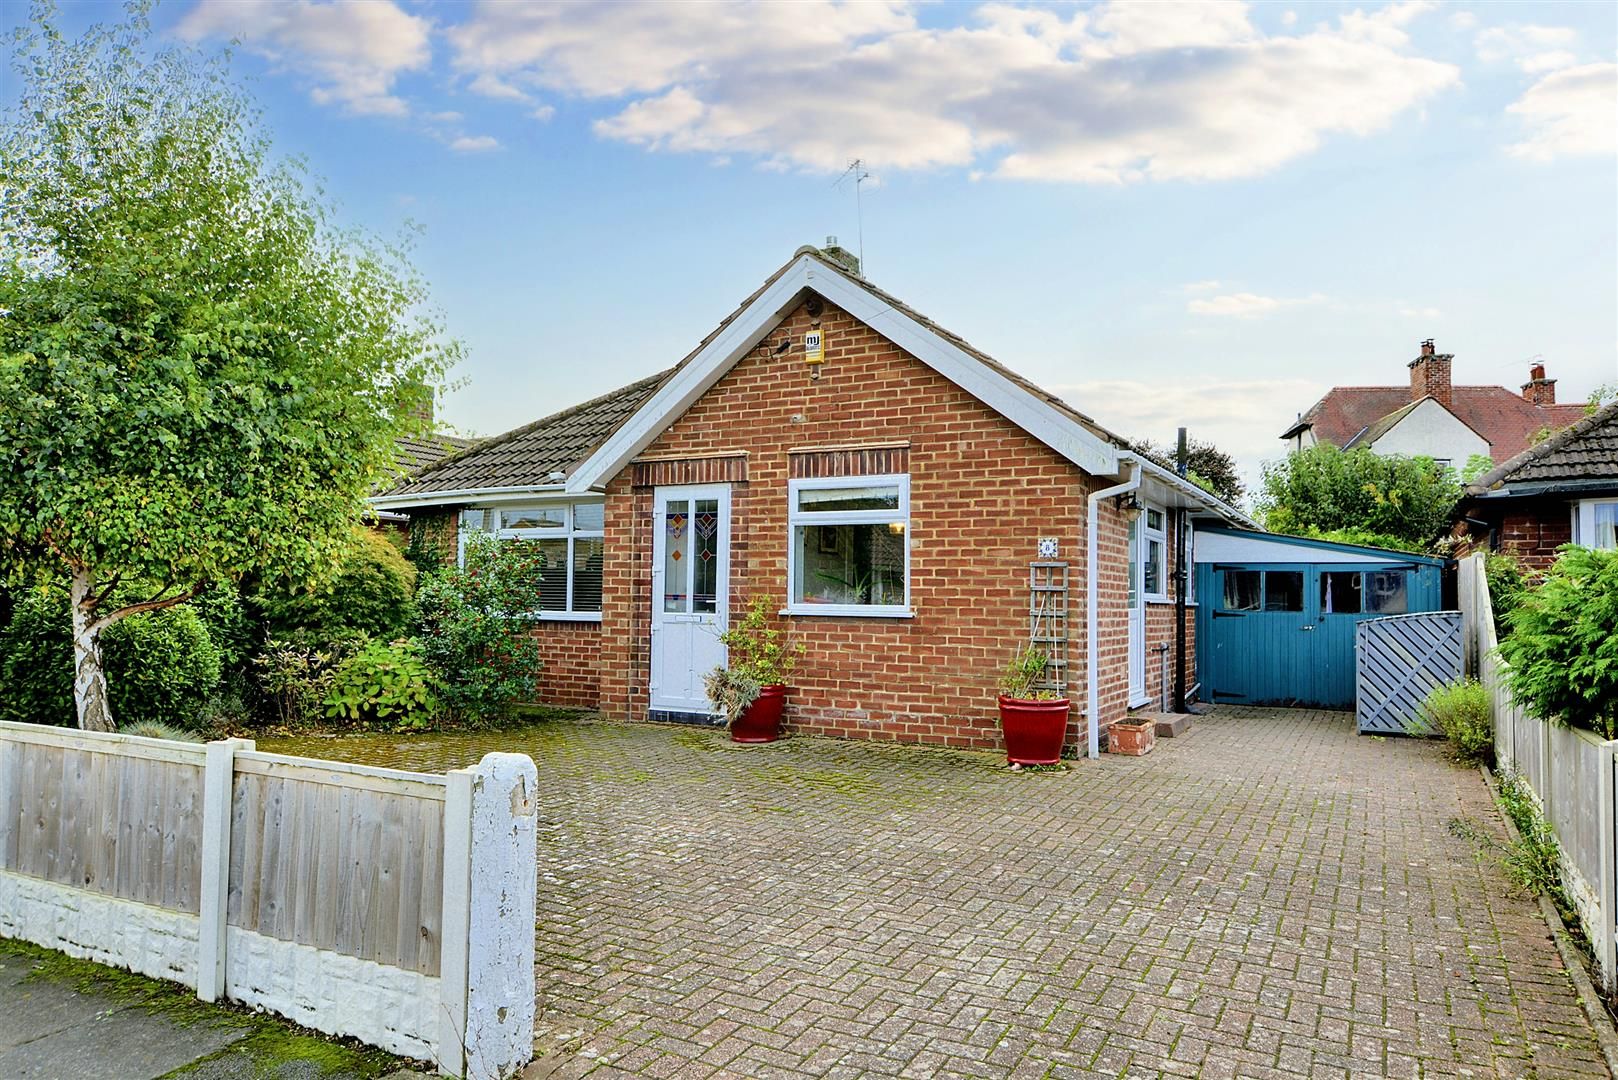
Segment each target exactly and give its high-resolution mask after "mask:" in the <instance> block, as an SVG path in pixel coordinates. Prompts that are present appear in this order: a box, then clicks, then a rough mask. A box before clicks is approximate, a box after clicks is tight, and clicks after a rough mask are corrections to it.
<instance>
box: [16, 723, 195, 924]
mask: <svg viewBox="0 0 1618 1080" xmlns="http://www.w3.org/2000/svg"><path fill="white" fill-rule="evenodd" d="M64 734H65V733H64ZM75 741H78V740H74V739H71V738H64V739H62V740H59V741H57V740H51V741H45V740H41V741H21V740H7V741H6V743H5V750H4V755H3V758H0V800H3V803H4V805H3V806H0V812H3V814H4V821H5V823H6V824H5V829H4V833H3V835H0V869H3V870H9V871H12V872H14V873H18V874H27V875H28V876H30V877H36V878H41V879H43V880H45V881H54V882H57V883H58V884H62V885H71V886H73V887H74V888H78V889H85V890H88V891H90V892H95V893H100V894H102V895H104V896H112V897H117V898H119V899H122V900H134V901H137V902H139V903H142V904H151V905H153V906H156V907H162V908H167V909H169V910H171V911H181V912H185V913H186V914H191V915H194V914H196V913H197V911H198V908H199V904H200V897H199V895H198V878H199V872H200V871H199V867H200V859H201V846H202V813H201V807H202V760H201V748H200V747H198V748H196V751H195V752H194V753H193V752H189V751H170V752H168V753H153V754H144V755H133V754H127V753H116V752H109V751H108V750H107V749H98V748H96V746H95V745H93V744H88V743H86V744H83V745H72V743H73V742H75ZM188 757H191V758H194V759H195V760H186V759H187V758H188Z"/></svg>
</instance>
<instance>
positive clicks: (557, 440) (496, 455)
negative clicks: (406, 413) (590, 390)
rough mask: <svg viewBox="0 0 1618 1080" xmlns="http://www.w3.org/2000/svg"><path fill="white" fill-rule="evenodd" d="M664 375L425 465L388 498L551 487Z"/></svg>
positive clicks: (647, 395)
mask: <svg viewBox="0 0 1618 1080" xmlns="http://www.w3.org/2000/svg"><path fill="white" fill-rule="evenodd" d="M668 375H669V372H668V371H660V372H658V373H657V374H656V375H652V376H649V377H647V378H644V379H641V380H640V381H638V382H633V383H630V384H629V385H628V386H624V387H620V388H619V389H617V390H613V391H612V392H610V393H606V394H603V395H601V396H600V397H598V398H592V399H591V400H589V401H586V402H583V403H582V404H579V405H574V406H571V407H570V408H566V409H563V410H562V411H561V412H557V413H552V414H551V415H550V416H546V417H543V418H542V419H539V420H535V421H534V422H533V423H531V424H524V425H523V426H522V427H520V428H515V429H513V430H511V431H508V432H506V433H505V434H504V435H496V436H494V437H493V438H490V439H485V440H483V441H482V442H479V443H476V444H475V445H473V446H471V447H469V448H467V449H465V450H462V451H460V452H459V453H456V454H452V455H450V456H448V457H445V458H443V459H442V460H441V461H439V462H437V463H436V464H433V465H429V466H428V467H426V468H424V469H421V470H419V471H417V472H415V473H413V474H412V475H410V476H409V477H407V478H406V479H405V480H404V481H403V482H402V483H400V484H398V485H397V486H395V487H393V488H391V489H390V490H389V491H388V496H389V497H390V498H391V497H394V496H398V495H413V494H426V493H431V492H442V491H465V490H471V489H479V488H504V487H530V486H538V485H541V484H550V483H555V481H554V480H553V479H552V478H551V474H552V473H554V472H566V471H567V470H568V469H570V468H571V467H572V466H574V465H575V464H577V463H578V462H579V460H580V459H582V458H584V457H585V456H587V455H588V454H589V453H590V451H591V450H594V449H595V448H596V447H597V446H599V445H601V443H602V441H603V440H605V439H606V438H607V436H609V435H611V434H612V433H613V432H614V431H616V430H618V427H619V426H620V425H621V424H623V422H624V421H625V420H627V419H629V417H630V416H632V415H633V414H634V412H635V410H636V409H638V408H640V406H641V403H642V402H644V401H645V400H646V399H647V398H648V397H650V396H651V394H652V392H653V391H654V390H656V389H657V388H658V386H659V385H660V384H661V383H662V382H663V380H664V379H665V378H667V377H668Z"/></svg>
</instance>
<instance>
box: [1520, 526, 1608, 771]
mask: <svg viewBox="0 0 1618 1080" xmlns="http://www.w3.org/2000/svg"><path fill="white" fill-rule="evenodd" d="M1507 621H1508V624H1509V625H1510V628H1511V634H1510V636H1508V637H1507V638H1505V640H1503V641H1501V642H1500V655H1501V657H1502V658H1504V659H1505V661H1506V663H1507V664H1509V665H1510V671H1509V673H1508V676H1507V678H1508V680H1509V686H1510V688H1511V695H1512V698H1513V700H1514V701H1516V702H1518V703H1520V704H1522V705H1523V706H1524V707H1526V708H1527V709H1528V710H1529V711H1530V712H1532V713H1534V714H1535V715H1536V716H1538V717H1540V718H1541V719H1543V720H1548V721H1551V722H1552V723H1556V724H1561V725H1563V726H1570V727H1585V728H1591V729H1593V730H1594V731H1596V732H1597V733H1598V734H1600V735H1601V736H1602V737H1603V738H1607V739H1612V738H1618V551H1595V550H1592V549H1590V548H1582V547H1573V546H1568V547H1564V548H1563V549H1562V553H1561V555H1560V556H1558V558H1557V560H1556V564H1555V565H1554V566H1552V567H1551V570H1550V572H1549V573H1548V574H1546V575H1545V580H1544V582H1543V583H1541V584H1540V585H1539V586H1537V587H1536V588H1533V589H1529V590H1526V591H1525V592H1523V593H1522V595H1521V599H1520V601H1519V602H1518V604H1517V606H1516V608H1515V609H1513V610H1512V612H1511V614H1510V616H1509V617H1508V620H1507Z"/></svg>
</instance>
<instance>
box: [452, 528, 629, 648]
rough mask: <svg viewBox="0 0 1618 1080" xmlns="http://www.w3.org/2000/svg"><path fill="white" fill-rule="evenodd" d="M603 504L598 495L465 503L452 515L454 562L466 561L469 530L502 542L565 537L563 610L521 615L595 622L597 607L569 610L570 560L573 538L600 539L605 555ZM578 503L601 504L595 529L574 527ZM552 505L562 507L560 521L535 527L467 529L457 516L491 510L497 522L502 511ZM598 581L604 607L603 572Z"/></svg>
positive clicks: (549, 620)
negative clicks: (454, 545)
mask: <svg viewBox="0 0 1618 1080" xmlns="http://www.w3.org/2000/svg"><path fill="white" fill-rule="evenodd" d="M606 505H607V504H606V500H604V499H600V500H598V499H572V500H569V501H567V502H560V501H557V502H523V503H514V502H512V503H492V504H487V505H483V506H466V507H463V508H462V509H461V511H460V513H459V514H457V515H456V519H455V524H456V529H455V533H456V540H457V544H456V552H455V562H456V565H457V566H465V565H466V542H467V540H468V538H469V537H470V535H471V532H472V531H476V532H479V533H481V534H482V535H485V536H492V537H494V538H495V540H496V541H497V542H498V543H502V544H504V543H509V542H511V541H517V542H519V543H520V542H523V541H533V540H566V541H567V590H566V596H567V608H566V610H563V611H554V610H547V609H545V608H540V609H537V610H535V611H528V612H524V613H523V615H524V617H525V618H529V619H533V620H535V621H537V622H591V623H598V622H600V621H601V612H600V611H599V610H596V611H575V610H573V561H574V550H575V541H577V540H600V541H601V542H602V543H601V549H602V556H603V558H605V555H606V547H607V545H606V524H607V523H606ZM579 506H599V507H601V516H602V522H601V528H599V529H580V528H577V527H576V525H577V523H576V522H575V520H574V511H575V509H576V508H577V507H579ZM554 509H561V510H562V512H563V514H562V524H561V525H559V526H549V527H545V528H537V529H505V528H495V529H490V530H487V531H485V530H481V529H479V530H471V531H469V530H468V529H467V528H466V526H465V524H464V522H463V521H462V519H461V516H460V515H461V514H466V513H485V514H487V513H492V514H494V515H495V521H496V523H499V522H501V521H502V520H503V519H502V517H501V516H500V515H503V514H506V513H520V512H522V511H524V510H554ZM602 584H603V590H602V593H603V595H602V606H603V607H605V606H606V595H605V592H606V590H605V587H604V586H605V584H606V582H605V575H603V582H602Z"/></svg>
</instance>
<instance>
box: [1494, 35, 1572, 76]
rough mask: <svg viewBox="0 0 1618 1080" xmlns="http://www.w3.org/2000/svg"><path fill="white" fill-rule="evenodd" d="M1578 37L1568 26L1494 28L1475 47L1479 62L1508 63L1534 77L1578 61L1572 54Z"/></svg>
mask: <svg viewBox="0 0 1618 1080" xmlns="http://www.w3.org/2000/svg"><path fill="white" fill-rule="evenodd" d="M1578 39H1579V36H1578V34H1577V33H1575V32H1574V31H1573V30H1571V29H1569V28H1568V27H1565V26H1526V25H1522V24H1513V25H1511V26H1491V27H1489V28H1488V29H1487V30H1484V31H1483V32H1482V33H1480V34H1479V35H1478V36H1477V38H1476V39H1475V41H1474V42H1473V44H1474V45H1475V46H1476V47H1477V51H1478V59H1479V60H1483V61H1485V62H1488V63H1500V62H1503V61H1506V60H1509V61H1511V62H1512V63H1514V64H1516V65H1517V67H1518V68H1519V69H1520V70H1522V71H1526V72H1528V73H1529V74H1531V75H1534V74H1539V73H1540V72H1545V71H1554V70H1556V69H1557V68H1564V67H1569V66H1571V65H1573V64H1575V63H1577V62H1578V56H1577V55H1576V54H1575V53H1574V52H1573V51H1572V49H1573V46H1574V45H1576V44H1577V43H1578Z"/></svg>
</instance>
